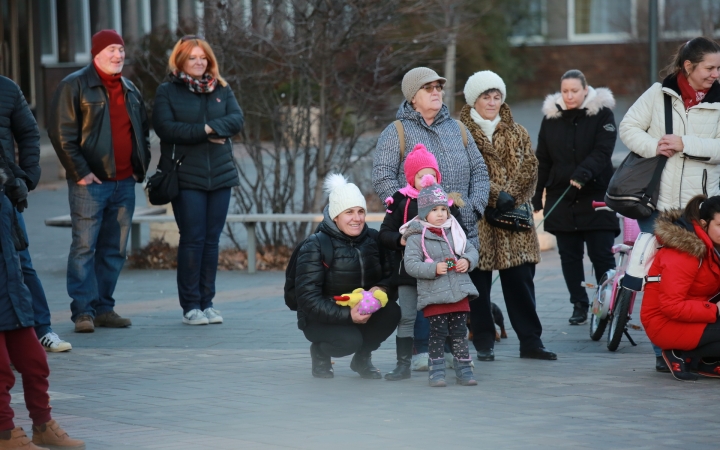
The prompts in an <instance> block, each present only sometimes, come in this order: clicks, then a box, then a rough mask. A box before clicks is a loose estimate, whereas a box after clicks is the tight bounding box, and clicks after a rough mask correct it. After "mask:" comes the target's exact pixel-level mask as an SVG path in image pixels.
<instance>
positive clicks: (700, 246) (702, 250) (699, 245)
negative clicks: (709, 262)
mask: <svg viewBox="0 0 720 450" xmlns="http://www.w3.org/2000/svg"><path fill="white" fill-rule="evenodd" d="M655 236H656V237H657V239H658V241H660V243H661V244H662V245H663V247H670V248H674V249H677V250H680V251H682V252H685V253H688V254H690V255H692V256H694V257H696V258H698V259H702V258H704V257H705V256H706V255H707V251H708V248H707V245H706V244H705V242H703V240H702V239H700V237H698V235H697V234H696V233H695V227H694V226H693V224H692V223H690V222H688V221H687V220H686V219H685V217H683V210H682V209H671V210H668V211H664V212H662V213H660V216H659V217H658V218H657V220H656V221H655Z"/></svg>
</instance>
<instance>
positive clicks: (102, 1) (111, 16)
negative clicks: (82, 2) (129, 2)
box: [90, 0, 122, 36]
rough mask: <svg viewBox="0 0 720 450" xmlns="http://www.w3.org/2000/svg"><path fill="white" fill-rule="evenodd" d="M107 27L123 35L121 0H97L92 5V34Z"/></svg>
mask: <svg viewBox="0 0 720 450" xmlns="http://www.w3.org/2000/svg"><path fill="white" fill-rule="evenodd" d="M107 29H111V30H115V31H117V32H118V33H119V34H120V35H121V36H122V18H121V13H120V0H95V1H93V2H92V4H91V5H90V34H91V35H92V34H95V33H97V32H98V31H100V30H107Z"/></svg>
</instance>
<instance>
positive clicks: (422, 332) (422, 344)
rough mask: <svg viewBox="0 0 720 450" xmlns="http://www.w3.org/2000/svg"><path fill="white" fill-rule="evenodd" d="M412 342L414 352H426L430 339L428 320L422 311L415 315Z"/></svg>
mask: <svg viewBox="0 0 720 450" xmlns="http://www.w3.org/2000/svg"><path fill="white" fill-rule="evenodd" d="M413 333H414V339H415V340H414V341H413V342H414V344H413V345H415V352H416V353H427V352H428V346H429V341H430V321H429V320H427V319H426V318H425V316H424V315H423V312H422V311H418V312H417V316H416V317H415V329H414V331H413Z"/></svg>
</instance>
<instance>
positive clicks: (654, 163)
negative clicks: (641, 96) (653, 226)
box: [605, 94, 673, 219]
mask: <svg viewBox="0 0 720 450" xmlns="http://www.w3.org/2000/svg"><path fill="white" fill-rule="evenodd" d="M664 101H665V133H666V134H672V132H673V126H672V99H671V98H670V96H669V95H667V94H664ZM666 163H667V156H664V155H658V156H654V157H652V158H643V157H642V156H639V155H638V154H637V153H633V152H632V151H631V152H630V154H629V155H627V157H626V158H625V159H624V160H623V162H622V164H620V167H618V168H617V170H616V171H615V174H614V175H613V177H612V178H611V179H610V184H609V185H608V189H607V192H606V193H605V204H607V206H608V207H609V208H611V209H612V210H614V211H615V212H617V213H619V214H621V215H623V216H625V217H628V218H630V219H645V218H647V217H650V215H651V214H652V213H653V211H655V209H656V208H657V202H658V197H659V196H660V195H659V194H660V177H661V176H662V172H663V170H664V169H665V164H666Z"/></svg>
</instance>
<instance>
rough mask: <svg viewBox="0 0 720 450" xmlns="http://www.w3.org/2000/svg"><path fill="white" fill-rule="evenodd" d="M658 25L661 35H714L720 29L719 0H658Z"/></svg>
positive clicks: (673, 36) (669, 36) (674, 36)
mask: <svg viewBox="0 0 720 450" xmlns="http://www.w3.org/2000/svg"><path fill="white" fill-rule="evenodd" d="M660 22H661V24H660V27H661V30H662V32H663V37H666V38H685V37H688V38H692V37H695V36H701V35H704V36H714V35H717V34H718V32H719V31H720V0H700V1H698V2H697V3H693V5H692V6H691V7H690V6H688V2H687V0H660Z"/></svg>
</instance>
